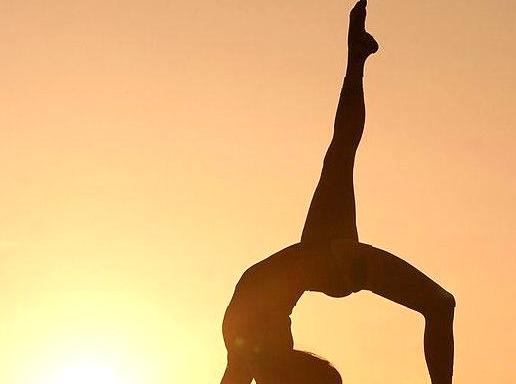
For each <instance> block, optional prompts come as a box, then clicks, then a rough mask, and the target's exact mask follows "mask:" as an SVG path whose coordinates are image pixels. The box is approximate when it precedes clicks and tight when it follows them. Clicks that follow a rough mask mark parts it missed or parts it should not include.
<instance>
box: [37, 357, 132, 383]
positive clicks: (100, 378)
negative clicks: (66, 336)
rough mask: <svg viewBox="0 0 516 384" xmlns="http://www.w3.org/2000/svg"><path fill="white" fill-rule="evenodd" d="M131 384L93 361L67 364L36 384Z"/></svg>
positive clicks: (102, 364)
mask: <svg viewBox="0 0 516 384" xmlns="http://www.w3.org/2000/svg"><path fill="white" fill-rule="evenodd" d="M70 383H74V384H92V383H95V384H131V383H130V381H129V378H128V377H124V376H123V375H122V373H121V372H120V371H117V370H115V369H114V368H112V367H111V366H109V365H107V364H105V363H102V362H96V361H94V360H79V361H75V362H71V363H68V364H66V365H64V366H63V368H60V369H58V370H57V371H56V372H53V373H51V374H50V375H49V378H48V379H44V380H43V381H41V382H40V383H38V384H70Z"/></svg>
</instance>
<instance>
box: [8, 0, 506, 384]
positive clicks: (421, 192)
mask: <svg viewBox="0 0 516 384" xmlns="http://www.w3.org/2000/svg"><path fill="white" fill-rule="evenodd" d="M323 3H324V4H323ZM323 3H321V2H320V1H315V0H310V1H302V2H299V1H293V0H286V1H280V2H278V1H272V0H262V1H259V2H241V1H236V0H223V1H219V2H208V1H194V2H184V1H182V2H178V1H174V0H172V1H164V0H148V1H133V0H126V1H123V2H122V1H115V0H103V1H98V0H93V1H89V2H83V1H76V0H72V1H66V2H65V1H57V0H47V1H45V2H42V1H35V0H28V1H23V2H21V1H17V2H15V1H11V0H5V1H3V2H0V14H1V15H2V18H1V19H2V22H1V23H0V47H1V49H2V53H3V54H2V60H1V61H0V80H1V84H2V86H1V87H0V104H1V106H2V107H1V113H0V177H1V178H2V186H1V188H0V213H1V217H2V220H1V221H0V292H2V293H1V294H0V382H2V383H5V384H40V383H42V381H41V380H42V379H41V377H43V376H45V375H48V374H49V373H48V372H49V370H52V369H59V366H60V365H66V364H68V363H67V361H68V360H67V359H68V358H69V357H70V356H75V355H77V356H91V355H94V356H97V357H98V356H101V357H102V356H104V357H103V358H105V360H106V361H108V362H110V364H114V365H117V366H118V367H119V368H118V369H119V370H120V371H124V372H126V374H127V375H130V376H131V377H132V379H131V380H133V381H131V382H130V383H129V382H128V381H127V382H123V383H121V384H144V383H145V384H147V383H153V384H165V383H193V384H196V383H199V384H200V383H211V382H214V383H217V382H218V381H219V380H220V375H221V373H222V371H223V369H224V364H225V350H224V345H223V341H222V337H221V332H220V325H221V321H222V316H223V312H224V310H225V306H226V305H227V302H228V300H229V298H230V296H231V293H232V291H233V287H234V284H235V283H236V281H237V279H238V277H239V275H240V273H241V272H242V271H243V270H244V269H245V268H246V267H248V266H249V265H251V264H253V263H254V262H256V261H258V260H260V259H262V258H264V257H266V256H267V255H269V254H271V253H273V252H275V251H277V250H278V249H280V248H283V247H285V246H287V245H289V244H291V243H294V242H297V241H298V239H299V236H300V231H301V228H302V225H303V220H304V215H305V213H306V210H307V207H308V204H309V201H310V198H311V193H312V191H313V189H314V187H315V183H316V182H317V178H318V175H319V171H320V167H321V161H322V156H323V155H324V151H325V149H326V146H327V144H328V142H329V139H330V135H331V128H332V120H333V113H334V110H335V107H336V102H337V97H338V93H339V87H340V84H341V78H342V74H343V69H344V60H345V57H346V46H345V36H346V28H347V13H348V10H349V9H350V7H351V5H352V3H351V2H346V1H336V0H332V1H328V2H323ZM369 4H370V5H369V22H368V24H369V28H370V30H371V32H373V33H374V34H375V35H376V37H377V39H378V41H379V42H380V44H381V47H382V48H381V51H380V53H379V54H378V55H377V56H376V57H375V58H372V59H371V60H370V62H369V64H368V67H367V71H366V93H367V103H368V120H367V126H366V131H365V135H364V139H363V142H362V145H361V148H360V152H359V157H358V163H357V169H356V177H355V179H356V185H357V188H356V189H357V203H358V221H359V230H360V236H361V239H362V241H364V242H368V243H371V244H375V245H377V246H379V247H383V248H385V249H387V250H389V251H391V252H393V253H395V254H397V255H399V256H401V257H403V258H405V259H406V260H408V261H409V262H411V263H413V264H414V265H416V266H418V267H420V268H421V269H422V270H423V271H425V272H426V273H427V274H429V275H430V276H432V277H434V278H435V279H436V280H437V281H439V282H440V283H441V284H442V285H444V286H445V287H446V288H447V289H449V290H450V291H451V292H453V293H454V294H455V296H456V298H457V301H458V307H457V312H456V324H455V331H456V370H455V371H456V374H455V377H456V381H455V382H456V383H473V382H478V383H481V382H494V383H511V382H515V380H516V368H515V367H514V360H515V358H516V347H515V345H516V331H515V330H514V324H515V323H516V309H515V307H514V297H515V296H516V284H515V283H514V271H515V269H516V261H515V258H514V254H515V252H516V246H515V245H514V238H515V231H516V224H515V220H514V219H515V218H514V212H515V208H516V199H515V196H516V178H515V177H514V175H515V172H516V156H515V154H514V153H515V150H514V148H516V130H515V129H514V127H515V125H516V117H515V115H514V113H513V111H514V104H515V99H516V91H515V89H516V77H515V76H514V72H513V71H514V68H515V67H516V48H515V44H514V41H515V39H516V23H514V20H515V16H516V6H515V5H514V2H513V1H510V0H492V1H485V0H484V1H480V0H471V1H465V2H457V1H455V2H450V1H444V0H434V1H431V2H430V1H425V2H417V1H410V2H409V1H399V0H398V1H376V0H370V2H369ZM293 323H294V325H293V330H294V335H295V339H296V346H297V347H299V348H303V349H308V350H311V351H314V352H316V353H318V354H321V355H322V356H324V357H326V358H328V359H329V360H330V361H332V362H333V363H334V364H335V365H336V366H337V367H338V368H339V369H340V370H341V372H342V376H343V378H344V381H345V382H346V383H361V384H373V383H380V382H381V383H389V382H396V383H402V384H403V383H407V384H408V383H411V384H413V383H417V384H420V383H421V384H423V383H429V379H428V378H427V374H426V369H425V365H424V359H423V353H422V346H421V344H422V329H423V321H422V319H421V318H420V317H419V316H418V315H417V314H415V313H413V312H410V311H409V310H406V309H402V308H401V307H398V306H396V305H394V304H391V303H389V302H387V301H384V300H383V299H381V298H377V297H373V296H372V295H371V294H367V293H360V294H357V295H354V296H352V297H350V298H348V299H343V300H335V299H330V298H326V297H324V296H322V295H316V294H309V295H306V296H304V297H303V298H302V300H301V301H300V303H299V304H298V306H297V307H296V309H295V311H294V315H293ZM334 332H337V334H336V336H335V335H334ZM45 383H46V382H45ZM51 384H53V383H51Z"/></svg>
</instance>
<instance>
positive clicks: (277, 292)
mask: <svg viewBox="0 0 516 384" xmlns="http://www.w3.org/2000/svg"><path fill="white" fill-rule="evenodd" d="M341 274H342V273H341V271H339V270H338V268H337V266H336V265H335V263H334V260H332V259H331V257H329V252H319V253H318V254H316V253H315V252H313V251H308V250H307V249H306V248H302V247H301V245H300V244H295V245H292V246H290V247H287V248H285V249H283V250H281V251H279V252H277V253H275V254H274V255H272V256H270V257H268V258H267V259H265V260H262V261H261V262H259V263H257V264H255V265H253V266H252V267H250V268H249V269H248V270H247V271H245V272H244V274H243V275H242V277H241V278H240V281H239V282H238V284H237V286H236V288H235V293H234V294H233V297H232V299H231V302H230V304H229V306H228V308H227V311H226V315H225V317H224V325H223V328H224V335H225V339H226V344H227V345H228V344H229V345H228V347H230V346H234V344H235V342H236V343H237V344H239V343H240V342H237V341H236V340H237V339H238V340H240V339H241V340H246V339H253V340H255V341H254V342H253V343H256V342H257V341H256V340H257V339H264V338H266V339H269V342H270V343H275V344H276V343H280V344H282V345H285V346H287V345H288V347H290V348H291V347H292V345H293V341H292V336H291V333H290V318H289V316H290V314H291V313H292V310H293V308H294V306H295V305H296V303H297V302H298V300H299V298H300V297H301V296H302V294H303V293H304V292H305V291H307V290H312V291H319V292H322V293H325V294H327V295H329V296H332V297H344V296H347V295H349V294H350V293H352V292H353V291H352V290H350V289H349V287H347V286H346V285H347V284H345V281H344V280H343V278H342V276H341ZM314 282H315V284H314Z"/></svg>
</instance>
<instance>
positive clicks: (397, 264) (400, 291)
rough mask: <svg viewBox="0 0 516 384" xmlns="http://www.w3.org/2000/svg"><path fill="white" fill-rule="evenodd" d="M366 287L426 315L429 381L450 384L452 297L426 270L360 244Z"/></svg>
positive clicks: (425, 343)
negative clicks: (427, 274) (421, 270)
mask: <svg viewBox="0 0 516 384" xmlns="http://www.w3.org/2000/svg"><path fill="white" fill-rule="evenodd" d="M359 255H360V256H359V257H360V259H361V260H363V263H364V269H365V275H366V278H365V279H364V283H363V286H362V287H360V288H362V289H365V290H370V291H372V292H373V293H375V294H377V295H380V296H382V297H384V298H386V299H389V300H392V301H394V302H396V303H398V304H401V305H403V306H405V307H408V308H411V309H413V310H415V311H417V312H419V313H421V314H422V315H423V316H424V317H425V321H426V323H425V335H424V349H425V358H426V362H427V366H428V371H429V373H430V378H431V380H432V384H451V382H452V375H453V349H454V342H453V316H454V309H455V299H454V297H453V295H452V294H450V293H449V292H447V291H446V290H445V289H444V288H442V287H441V286H439V285H438V284H437V283H435V282H434V281H433V280H431V279H430V278H429V277H427V276H426V275H425V274H423V273H422V272H420V271H419V270H417V269H416V268H414V267H413V266H412V265H410V264H409V263H407V262H406V261H403V260H402V259H400V258H398V257H396V256H394V255H392V254H390V253H388V252H386V251H383V250H381V249H378V248H374V247H371V246H366V245H360V246H359Z"/></svg>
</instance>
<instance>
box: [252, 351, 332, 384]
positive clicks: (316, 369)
mask: <svg viewBox="0 0 516 384" xmlns="http://www.w3.org/2000/svg"><path fill="white" fill-rule="evenodd" d="M271 357H272V358H270V359H269V358H268V359H264V360H262V361H260V362H258V363H257V365H256V366H255V367H254V369H253V376H254V378H255V379H256V383H257V384H342V379H341V376H340V374H339V372H338V371H337V370H336V369H335V368H334V367H333V366H332V365H331V364H330V363H329V362H327V361H326V360H323V359H321V358H319V357H317V356H315V355H312V354H310V353H308V352H303V351H297V350H291V351H289V352H288V353H285V354H282V355H275V356H274V355H272V356H271Z"/></svg>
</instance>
